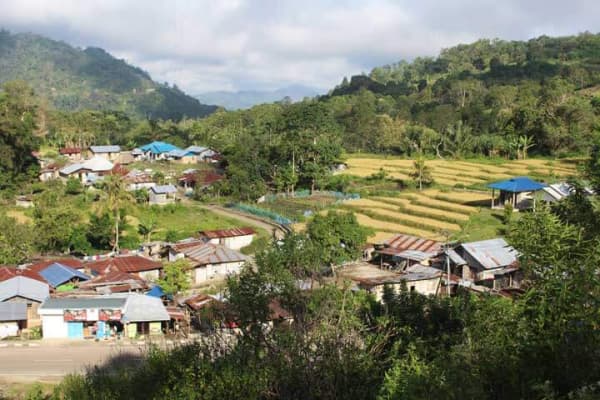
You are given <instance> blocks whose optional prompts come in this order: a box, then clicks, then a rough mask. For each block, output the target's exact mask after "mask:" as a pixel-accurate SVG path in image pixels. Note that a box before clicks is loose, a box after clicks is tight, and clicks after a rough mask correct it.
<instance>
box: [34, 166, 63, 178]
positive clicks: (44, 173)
mask: <svg viewBox="0 0 600 400" xmlns="http://www.w3.org/2000/svg"><path fill="white" fill-rule="evenodd" d="M59 169H60V167H59V166H58V164H56V163H50V164H47V165H46V166H45V167H42V168H41V169H40V174H39V175H38V177H39V179H40V181H41V182H48V181H50V180H52V179H58V177H59V173H58V171H59Z"/></svg>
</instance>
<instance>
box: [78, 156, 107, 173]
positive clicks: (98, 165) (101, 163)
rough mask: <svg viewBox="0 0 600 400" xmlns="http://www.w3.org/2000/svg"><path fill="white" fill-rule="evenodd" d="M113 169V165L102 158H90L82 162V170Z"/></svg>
mask: <svg viewBox="0 0 600 400" xmlns="http://www.w3.org/2000/svg"><path fill="white" fill-rule="evenodd" d="M113 167H114V164H113V163H112V162H110V161H108V160H107V159H106V158H103V157H99V156H96V157H92V158H90V159H89V160H85V161H84V162H83V168H84V169H89V170H90V171H94V172H99V171H110V170H112V169H113Z"/></svg>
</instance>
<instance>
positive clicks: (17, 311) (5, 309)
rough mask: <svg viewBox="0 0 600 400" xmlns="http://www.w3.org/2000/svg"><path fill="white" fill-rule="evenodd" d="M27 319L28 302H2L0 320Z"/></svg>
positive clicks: (0, 304)
mask: <svg viewBox="0 0 600 400" xmlns="http://www.w3.org/2000/svg"><path fill="white" fill-rule="evenodd" d="M26 319H27V304H25V303H0V321H24V320H26Z"/></svg>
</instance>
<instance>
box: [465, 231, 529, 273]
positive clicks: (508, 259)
mask: <svg viewBox="0 0 600 400" xmlns="http://www.w3.org/2000/svg"><path fill="white" fill-rule="evenodd" d="M460 247H462V249H463V250H464V251H465V252H466V253H467V254H469V255H470V256H471V257H472V258H474V259H475V260H476V261H477V262H478V263H479V264H481V266H482V267H483V268H485V269H494V268H501V267H507V266H509V265H513V264H515V263H516V262H517V256H518V253H517V251H516V250H515V249H514V248H513V247H512V246H509V245H508V243H506V240H504V239H502V238H497V239H490V240H482V241H479V242H471V243H463V244H462V245H461V246H460Z"/></svg>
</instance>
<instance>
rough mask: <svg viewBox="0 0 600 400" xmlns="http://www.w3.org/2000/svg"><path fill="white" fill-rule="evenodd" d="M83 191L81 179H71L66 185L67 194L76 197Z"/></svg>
mask: <svg viewBox="0 0 600 400" xmlns="http://www.w3.org/2000/svg"><path fill="white" fill-rule="evenodd" d="M82 191H83V185H82V184H81V181H80V180H79V179H77V178H73V177H71V178H69V179H68V180H67V183H66V185H65V193H66V194H72V195H76V194H80V193H81V192H82Z"/></svg>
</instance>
